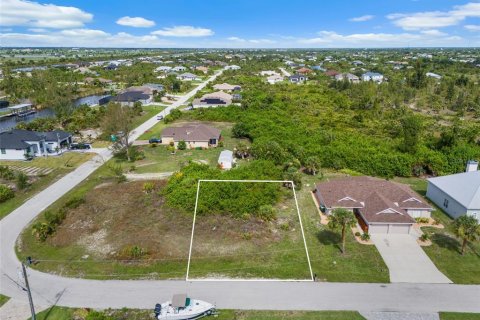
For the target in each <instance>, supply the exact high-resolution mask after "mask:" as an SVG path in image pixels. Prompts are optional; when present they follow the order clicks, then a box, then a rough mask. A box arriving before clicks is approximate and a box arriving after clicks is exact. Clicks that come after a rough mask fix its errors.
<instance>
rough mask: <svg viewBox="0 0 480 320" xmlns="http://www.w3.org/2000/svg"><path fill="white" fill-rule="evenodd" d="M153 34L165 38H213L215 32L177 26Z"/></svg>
mask: <svg viewBox="0 0 480 320" xmlns="http://www.w3.org/2000/svg"><path fill="white" fill-rule="evenodd" d="M152 34H154V35H159V36H164V37H207V36H212V35H213V34H214V32H213V31H212V30H210V29H206V28H199V27H192V26H175V27H172V28H163V29H161V30H157V31H153V32H152Z"/></svg>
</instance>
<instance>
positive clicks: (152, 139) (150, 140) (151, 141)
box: [148, 138, 162, 143]
mask: <svg viewBox="0 0 480 320" xmlns="http://www.w3.org/2000/svg"><path fill="white" fill-rule="evenodd" d="M148 143H162V139H158V138H150V139H148Z"/></svg>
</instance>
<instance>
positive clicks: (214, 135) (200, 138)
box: [161, 124, 222, 149]
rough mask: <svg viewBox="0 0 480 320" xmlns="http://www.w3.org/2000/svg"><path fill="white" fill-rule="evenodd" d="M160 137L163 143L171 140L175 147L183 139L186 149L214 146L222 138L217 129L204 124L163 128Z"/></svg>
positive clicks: (166, 143) (167, 143)
mask: <svg viewBox="0 0 480 320" xmlns="http://www.w3.org/2000/svg"><path fill="white" fill-rule="evenodd" d="M161 137H162V144H164V145H169V144H171V143H172V142H173V144H174V146H175V148H177V147H178V143H179V142H180V141H185V143H186V144H187V148H188V149H194V148H211V147H216V146H218V142H219V141H220V139H221V138H222V136H221V131H220V130H219V129H217V128H214V127H211V126H207V125H205V124H189V125H185V126H181V127H168V128H165V129H163V131H162V135H161Z"/></svg>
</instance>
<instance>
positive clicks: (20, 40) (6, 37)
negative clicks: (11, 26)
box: [0, 29, 175, 48]
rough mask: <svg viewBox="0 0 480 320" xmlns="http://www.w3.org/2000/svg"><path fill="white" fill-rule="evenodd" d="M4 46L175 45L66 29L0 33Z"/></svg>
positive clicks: (154, 38)
mask: <svg viewBox="0 0 480 320" xmlns="http://www.w3.org/2000/svg"><path fill="white" fill-rule="evenodd" d="M0 42H1V43H2V45H4V46H11V47H14V46H20V47H21V46H25V45H28V46H39V47H48V46H55V47H57V46H58V47H140V48H146V47H166V46H174V45H175V43H173V42H170V41H166V40H163V39H159V38H158V37H157V36H155V35H142V36H134V35H131V34H129V33H126V32H119V33H116V34H110V33H108V32H105V31H103V30H95V29H67V30H62V31H55V32H49V33H36V34H28V33H0Z"/></svg>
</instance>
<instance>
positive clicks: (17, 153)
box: [0, 129, 72, 160]
mask: <svg viewBox="0 0 480 320" xmlns="http://www.w3.org/2000/svg"><path fill="white" fill-rule="evenodd" d="M71 143H72V135H71V134H70V133H68V132H65V131H62V130H54V131H49V132H35V131H29V130H20V129H13V130H10V131H6V132H2V133H0V159H1V160H25V159H27V158H31V157H38V156H47V155H56V154H58V153H59V151H61V150H62V149H65V148H68V147H69V146H70V144H71Z"/></svg>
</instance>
